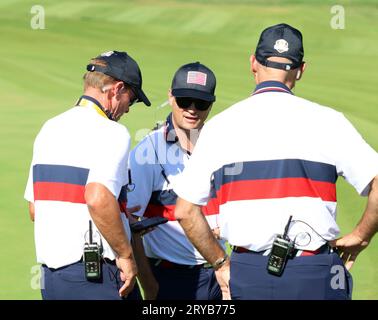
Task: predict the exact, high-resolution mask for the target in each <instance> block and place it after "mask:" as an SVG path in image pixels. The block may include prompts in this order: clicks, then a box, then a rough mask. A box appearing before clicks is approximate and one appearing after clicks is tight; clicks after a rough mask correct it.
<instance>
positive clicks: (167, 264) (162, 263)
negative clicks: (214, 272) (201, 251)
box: [148, 258, 212, 270]
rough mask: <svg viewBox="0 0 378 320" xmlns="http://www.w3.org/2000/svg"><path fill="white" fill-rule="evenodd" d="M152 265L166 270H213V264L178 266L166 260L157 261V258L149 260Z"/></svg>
mask: <svg viewBox="0 0 378 320" xmlns="http://www.w3.org/2000/svg"><path fill="white" fill-rule="evenodd" d="M148 260H149V261H150V263H151V264H152V265H154V266H155V267H160V268H166V269H181V270H197V269H202V268H205V269H208V268H211V267H212V266H211V264H209V263H202V264H195V265H187V264H178V263H174V262H171V261H168V260H164V259H155V258H148Z"/></svg>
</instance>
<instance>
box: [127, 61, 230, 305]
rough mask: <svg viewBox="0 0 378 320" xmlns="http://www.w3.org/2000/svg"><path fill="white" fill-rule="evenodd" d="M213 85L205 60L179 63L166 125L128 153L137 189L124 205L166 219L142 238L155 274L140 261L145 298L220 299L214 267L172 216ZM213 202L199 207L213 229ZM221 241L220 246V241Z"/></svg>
mask: <svg viewBox="0 0 378 320" xmlns="http://www.w3.org/2000/svg"><path fill="white" fill-rule="evenodd" d="M215 86H216V79H215V75H214V73H213V72H212V71H211V70H210V69H209V68H207V67H206V66H204V65H203V64H201V63H199V62H196V63H189V64H186V65H184V66H182V67H180V68H179V69H178V70H177V72H176V73H175V75H174V78H173V81H172V86H171V89H170V90H169V92H168V99H169V103H170V105H171V107H172V112H171V113H170V114H169V115H168V117H167V120H166V122H165V124H164V125H163V126H162V127H160V128H158V129H157V130H154V131H153V132H152V133H150V134H149V135H148V136H146V137H145V138H144V139H143V140H142V141H141V142H140V143H139V144H138V145H137V146H136V147H135V148H134V150H132V152H131V155H130V168H131V176H132V181H133V183H134V184H135V190H134V191H133V192H130V193H128V206H129V207H133V206H137V205H140V206H141V209H140V211H139V212H138V213H137V215H139V216H142V215H143V216H144V217H145V218H149V217H155V216H162V217H165V218H167V219H168V220H169V221H168V222H167V223H166V224H162V225H159V226H158V227H156V229H155V230H154V231H153V232H150V233H148V234H147V235H145V236H144V247H145V253H146V256H147V257H148V263H149V265H150V266H151V268H152V272H153V276H154V277H153V276H152V274H151V273H149V270H148V268H147V270H145V269H146V268H145V267H146V265H144V266H143V265H141V267H140V268H139V270H140V280H141V282H142V286H143V289H144V291H145V294H146V298H148V299H154V298H157V299H162V300H166V299H170V300H172V299H178V300H184V299H190V300H193V299H201V300H216V299H221V292H220V288H219V286H218V284H217V282H216V279H215V276H214V270H213V269H212V268H211V267H210V266H209V265H206V264H205V263H206V261H205V259H204V258H203V257H202V256H201V255H200V254H199V253H198V251H197V250H196V249H195V248H194V246H193V245H192V244H191V243H190V242H189V241H188V239H187V238H186V236H185V233H184V231H183V229H182V228H181V227H180V225H179V223H178V222H177V221H176V219H175V218H174V208H175V203H176V194H175V193H174V191H173V188H174V185H175V183H176V181H177V179H178V177H179V176H180V174H181V172H182V171H183V169H184V167H185V165H186V163H187V161H188V160H189V158H190V156H191V154H192V151H193V149H194V147H195V143H196V141H197V138H198V135H199V133H200V130H201V128H202V126H203V125H204V122H205V120H206V118H207V116H208V115H209V112H210V110H211V106H212V104H213V102H214V101H215V95H214V91H215ZM192 187H193V188H195V187H196V186H195V185H193V186H192ZM215 203H216V202H215V199H214V202H213V205H209V206H208V207H204V208H203V212H204V214H205V215H206V218H207V221H208V223H209V224H210V226H211V227H212V228H216V227H217V220H216V216H217V208H216V205H215ZM221 245H222V246H224V243H223V242H222V241H221ZM138 267H139V265H138ZM154 278H156V281H157V283H156V282H155V279H154Z"/></svg>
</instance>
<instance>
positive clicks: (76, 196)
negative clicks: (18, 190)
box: [34, 182, 86, 203]
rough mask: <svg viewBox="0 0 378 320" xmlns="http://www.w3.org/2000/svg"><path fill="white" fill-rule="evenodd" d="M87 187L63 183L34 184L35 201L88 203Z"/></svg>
mask: <svg viewBox="0 0 378 320" xmlns="http://www.w3.org/2000/svg"><path fill="white" fill-rule="evenodd" d="M84 193H85V186H81V185H77V184H70V183H62V182H36V183H34V200H35V201H36V200H50V201H64V202H73V203H86V201H85V197H84Z"/></svg>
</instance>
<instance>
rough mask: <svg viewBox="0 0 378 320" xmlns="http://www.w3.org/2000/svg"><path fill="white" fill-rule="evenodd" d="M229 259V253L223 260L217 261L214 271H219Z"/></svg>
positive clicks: (214, 264)
mask: <svg viewBox="0 0 378 320" xmlns="http://www.w3.org/2000/svg"><path fill="white" fill-rule="evenodd" d="M227 259H228V255H227V253H226V254H225V255H224V257H223V258H219V259H217V260H216V261H215V262H214V263H213V264H212V266H213V269H214V270H218V269H219V268H220V267H222V266H223V265H224V264H225V263H226V261H227Z"/></svg>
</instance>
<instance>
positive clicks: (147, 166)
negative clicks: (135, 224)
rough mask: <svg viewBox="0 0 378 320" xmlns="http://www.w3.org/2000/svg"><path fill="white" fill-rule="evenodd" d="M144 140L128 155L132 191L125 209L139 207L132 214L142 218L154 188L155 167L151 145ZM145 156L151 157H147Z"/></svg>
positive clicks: (128, 195)
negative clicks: (139, 207)
mask: <svg viewBox="0 0 378 320" xmlns="http://www.w3.org/2000/svg"><path fill="white" fill-rule="evenodd" d="M148 141H149V140H147V139H146V138H145V139H144V140H142V142H141V143H140V144H138V145H137V146H136V147H135V148H134V149H133V150H132V151H131V153H130V158H129V167H130V170H131V180H132V184H133V186H134V187H133V190H132V191H130V192H129V193H128V194H127V207H128V208H131V207H134V206H138V205H139V206H141V209H140V210H139V211H138V212H135V213H133V214H135V215H139V216H142V215H143V214H144V212H145V211H146V208H147V206H148V203H149V201H150V198H151V194H152V191H153V186H154V171H155V170H154V168H155V167H156V163H155V160H154V161H150V160H151V159H154V151H153V146H152V144H151V143H148ZM146 154H148V155H151V154H152V157H151V156H147V157H146Z"/></svg>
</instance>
